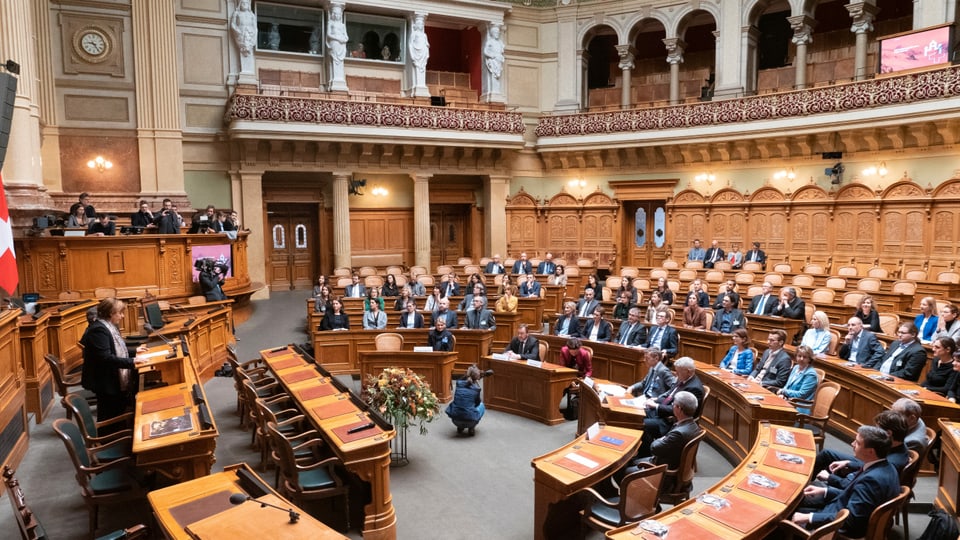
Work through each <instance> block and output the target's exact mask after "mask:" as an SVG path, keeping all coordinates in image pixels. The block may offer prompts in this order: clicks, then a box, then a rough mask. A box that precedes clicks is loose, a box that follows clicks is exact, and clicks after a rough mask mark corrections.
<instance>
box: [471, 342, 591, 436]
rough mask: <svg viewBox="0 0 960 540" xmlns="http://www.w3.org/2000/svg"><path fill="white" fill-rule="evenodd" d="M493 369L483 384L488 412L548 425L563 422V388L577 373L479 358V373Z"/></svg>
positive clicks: (559, 367) (560, 367)
mask: <svg viewBox="0 0 960 540" xmlns="http://www.w3.org/2000/svg"><path fill="white" fill-rule="evenodd" d="M487 369H492V370H493V371H494V373H495V374H494V376H493V377H487V378H485V379H484V382H483V402H484V403H486V407H487V408H488V409H492V410H495V411H503V412H508V413H512V414H518V415H520V416H525V417H527V418H530V419H532V420H537V421H539V422H543V423H544V424H547V425H548V426H552V425H556V424H560V423H562V422H563V421H564V420H563V416H561V415H560V399H561V398H562V397H563V389H564V388H566V387H567V386H569V385H570V383H571V382H573V381H574V380H575V379H576V378H577V370H575V369H570V368H566V367H563V366H560V365H557V364H551V363H548V362H544V363H543V366H542V367H534V366H530V365H528V364H527V362H526V361H519V360H495V359H494V358H493V357H491V356H484V357H483V358H481V359H480V371H484V370H487Z"/></svg>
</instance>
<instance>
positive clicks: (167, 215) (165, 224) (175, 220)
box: [153, 199, 181, 234]
mask: <svg viewBox="0 0 960 540" xmlns="http://www.w3.org/2000/svg"><path fill="white" fill-rule="evenodd" d="M153 222H154V224H156V226H157V234H179V233H180V223H181V218H180V214H178V213H177V211H176V209H175V208H174V207H173V201H171V200H170V199H164V200H163V210H161V211H160V214H159V215H157V216H156V217H154V221H153Z"/></svg>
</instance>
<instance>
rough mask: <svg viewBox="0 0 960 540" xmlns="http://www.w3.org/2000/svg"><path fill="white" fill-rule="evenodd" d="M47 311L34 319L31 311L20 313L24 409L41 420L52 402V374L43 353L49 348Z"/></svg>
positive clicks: (36, 419) (37, 419)
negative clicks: (25, 403)
mask: <svg viewBox="0 0 960 540" xmlns="http://www.w3.org/2000/svg"><path fill="white" fill-rule="evenodd" d="M49 321H50V315H49V314H48V313H45V312H42V313H40V316H39V317H37V318H36V319H35V318H33V316H32V315H24V316H22V317H20V321H19V325H20V362H21V365H22V366H23V372H24V382H25V383H26V397H27V411H28V412H31V413H33V414H34V421H35V422H36V423H37V424H42V423H43V420H44V418H46V416H47V413H48V412H49V411H50V407H52V406H53V401H54V400H53V394H54V392H55V389H54V388H53V375H52V374H51V373H50V366H48V365H47V362H46V361H44V359H43V355H44V354H46V352H47V351H48V350H49V340H48V337H47V323H48V322H49Z"/></svg>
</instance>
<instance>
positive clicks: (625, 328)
mask: <svg viewBox="0 0 960 540" xmlns="http://www.w3.org/2000/svg"><path fill="white" fill-rule="evenodd" d="M644 334H646V327H645V326H644V325H643V324H641V323H640V308H638V307H636V306H634V307H632V308H630V313H629V314H628V315H627V320H625V321H623V322H622V323H620V330H618V331H617V339H616V341H617V343H619V344H620V345H623V346H625V347H637V346H639V345H640V343H642V339H643V338H644V337H646V336H645V335H644Z"/></svg>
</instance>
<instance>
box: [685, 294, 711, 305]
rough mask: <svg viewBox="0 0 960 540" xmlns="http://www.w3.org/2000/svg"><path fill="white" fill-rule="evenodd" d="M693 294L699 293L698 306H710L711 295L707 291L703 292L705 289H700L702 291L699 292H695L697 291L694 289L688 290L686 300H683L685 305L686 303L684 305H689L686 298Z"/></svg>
mask: <svg viewBox="0 0 960 540" xmlns="http://www.w3.org/2000/svg"><path fill="white" fill-rule="evenodd" d="M691 294H695V295H697V305H698V306H700V307H704V308H706V307H710V295H709V294H707V293H705V292H703V291H700V292H698V293H695V292H693V291H690V292H688V293H687V296H684V301H683V305H684V306H686V305H687V301H686V299H687V298H690V295H691Z"/></svg>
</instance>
